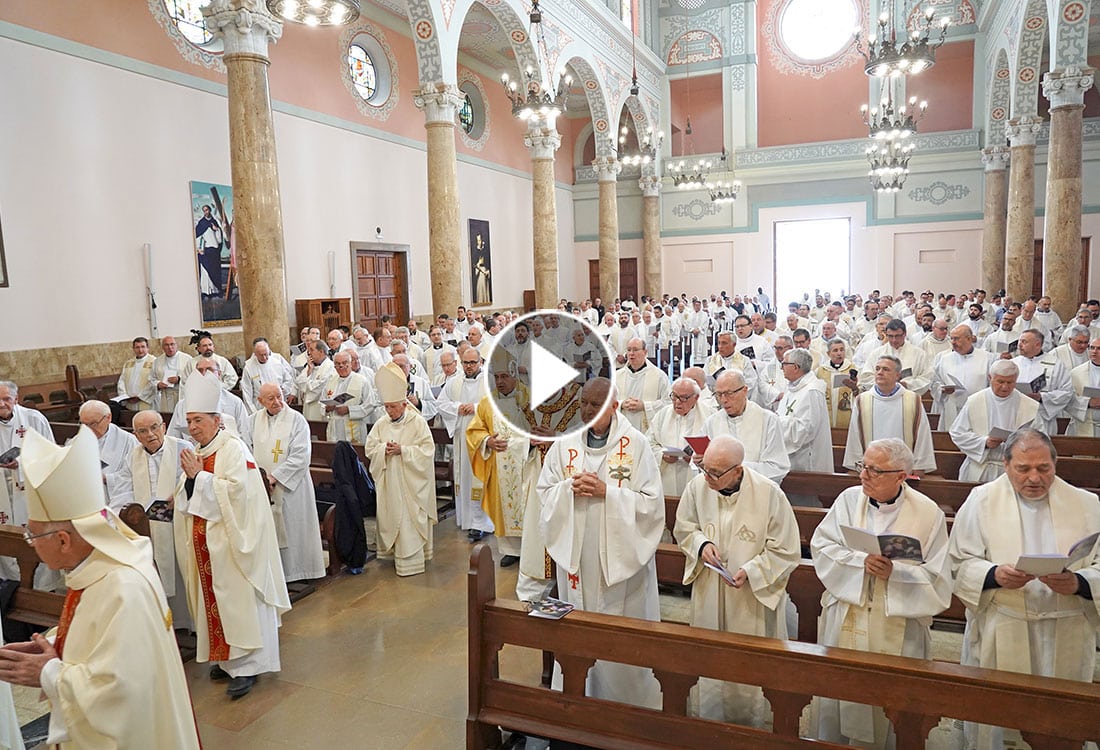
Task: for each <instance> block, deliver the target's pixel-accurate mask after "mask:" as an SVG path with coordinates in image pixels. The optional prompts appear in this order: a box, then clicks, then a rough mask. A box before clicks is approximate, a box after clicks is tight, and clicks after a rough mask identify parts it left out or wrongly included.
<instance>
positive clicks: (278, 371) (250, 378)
mask: <svg viewBox="0 0 1100 750" xmlns="http://www.w3.org/2000/svg"><path fill="white" fill-rule="evenodd" d="M264 383H275V384H276V385H278V386H279V389H280V390H282V392H283V398H286V397H287V396H292V395H294V394H295V393H296V392H297V386H295V384H294V368H293V367H291V366H290V363H289V362H287V361H286V359H285V358H284V357H283V355H282V354H279V353H278V352H272V351H271V345H270V344H268V343H267V339H265V338H263V337H259V338H256V339H253V341H252V356H251V357H249V358H248V360H247V361H246V362H245V363H244V371H243V372H242V373H241V380H240V384H241V401H243V402H244V408H245V409H246V410H247V411H248V413H249V414H252V413H253V412H255V411H256V410H258V409H260V408H261V407H260V386H262V385H263V384H264Z"/></svg>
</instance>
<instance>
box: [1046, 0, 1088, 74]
mask: <svg viewBox="0 0 1100 750" xmlns="http://www.w3.org/2000/svg"><path fill="white" fill-rule="evenodd" d="M1049 2H1050V20H1049V22H1048V23H1049V24H1050V50H1051V53H1050V67H1051V69H1053V70H1057V69H1061V68H1070V67H1076V68H1084V67H1086V66H1087V65H1088V51H1089V50H1088V47H1089V14H1090V13H1091V12H1092V9H1091V6H1092V0H1049Z"/></svg>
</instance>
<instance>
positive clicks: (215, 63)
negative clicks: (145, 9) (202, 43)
mask: <svg viewBox="0 0 1100 750" xmlns="http://www.w3.org/2000/svg"><path fill="white" fill-rule="evenodd" d="M148 4H149V12H150V13H152V15H153V18H154V19H156V22H157V23H158V24H160V25H161V27H162V28H163V29H164V31H165V32H166V33H167V34H168V38H169V39H171V40H172V44H174V45H176V49H177V50H179V53H180V57H182V58H183V59H184V60H186V61H187V62H189V63H191V64H192V65H201V66H202V67H204V68H209V69H210V70H216V71H218V72H219V73H224V72H225V63H224V62H223V61H222V56H221V49H220V44H219V45H218V49H217V50H213V49H211V50H205V49H203V48H201V47H197V46H195V45H194V44H193V43H192V42H191V41H190V40H189V39H188V38H187V37H185V36H184V35H183V32H182V31H180V30H179V27H178V26H176V22H175V21H174V20H173V19H172V17H171V16H170V15H168V9H167V8H165V7H164V0H148Z"/></svg>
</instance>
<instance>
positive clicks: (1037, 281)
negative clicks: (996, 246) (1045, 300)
mask: <svg viewBox="0 0 1100 750" xmlns="http://www.w3.org/2000/svg"><path fill="white" fill-rule="evenodd" d="M1091 239H1092V238H1090V237H1082V238H1081V279H1080V281H1079V282H1078V288H1077V299H1076V300H1074V301H1075V302H1084V301H1085V300H1087V299H1088V298H1089V251H1090V245H1091V242H1090V240H1091ZM1031 293H1032V294H1034V295H1035V296H1036V297H1041V296H1043V294H1052V295H1053V296H1058V295H1060V294H1063V292H1062V290H1060V289H1049V290H1044V289H1043V241H1042V239H1038V240H1035V268H1034V270H1033V272H1032V275H1031Z"/></svg>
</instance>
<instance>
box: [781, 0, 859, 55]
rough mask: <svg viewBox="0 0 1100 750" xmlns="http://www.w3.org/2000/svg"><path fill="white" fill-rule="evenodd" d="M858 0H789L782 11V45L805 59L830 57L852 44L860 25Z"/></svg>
mask: <svg viewBox="0 0 1100 750" xmlns="http://www.w3.org/2000/svg"><path fill="white" fill-rule="evenodd" d="M859 15H860V13H859V4H858V2H857V1H856V0H787V3H786V5H785V6H784V7H783V9H782V10H781V11H780V16H779V34H780V37H781V41H782V43H783V46H784V47H786V48H787V50H788V51H789V52H790V53H791V54H792V55H794V56H795V57H797V58H799V59H801V60H803V61H805V62H820V61H822V60H829V59H831V58H834V57H836V56H837V55H839V54H841V53H842V52H843V51H844V50H845V49H847V48H848V45H849V44H851V43H852V37H853V33H854V30H855V28H856V27H857V26H858V25H859V22H860V18H859Z"/></svg>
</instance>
